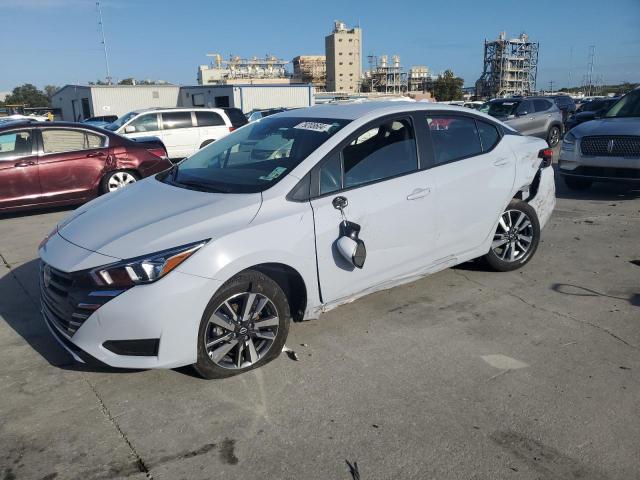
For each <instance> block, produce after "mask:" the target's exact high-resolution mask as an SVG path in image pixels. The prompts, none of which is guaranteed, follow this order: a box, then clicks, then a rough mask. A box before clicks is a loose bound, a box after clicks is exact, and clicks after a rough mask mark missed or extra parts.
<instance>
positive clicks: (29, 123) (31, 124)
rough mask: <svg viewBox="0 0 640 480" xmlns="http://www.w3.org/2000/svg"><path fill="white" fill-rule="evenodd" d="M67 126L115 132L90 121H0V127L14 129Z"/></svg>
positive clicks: (102, 132) (98, 131)
mask: <svg viewBox="0 0 640 480" xmlns="http://www.w3.org/2000/svg"><path fill="white" fill-rule="evenodd" d="M34 126H36V127H41V128H42V127H65V128H81V129H84V130H93V131H95V132H97V133H101V134H103V135H105V134H106V133H113V132H105V130H103V129H102V128H98V127H94V126H93V125H91V124H89V123H78V122H58V121H54V122H37V121H33V120H17V121H15V122H6V123H0V129H2V130H5V129H7V130H8V129H14V128H23V127H34Z"/></svg>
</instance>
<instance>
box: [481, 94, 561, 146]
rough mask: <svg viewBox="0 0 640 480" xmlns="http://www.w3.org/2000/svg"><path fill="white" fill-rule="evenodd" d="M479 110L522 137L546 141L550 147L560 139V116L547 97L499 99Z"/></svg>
mask: <svg viewBox="0 0 640 480" xmlns="http://www.w3.org/2000/svg"><path fill="white" fill-rule="evenodd" d="M479 110H480V111H481V112H484V113H487V114H489V115H491V116H492V117H495V118H497V119H499V120H502V121H503V122H504V123H506V124H507V125H509V126H510V127H512V128H514V129H516V130H517V131H519V132H520V133H522V134H523V135H531V136H534V137H539V138H543V139H545V140H547V143H548V144H549V146H550V147H555V146H556V145H557V144H558V142H559V141H560V138H561V137H562V132H563V123H562V114H561V112H560V109H559V108H558V107H557V106H556V105H555V103H554V101H553V100H552V99H550V98H548V97H527V98H499V99H495V100H491V101H490V102H487V103H485V105H484V106H483V107H480V109H479Z"/></svg>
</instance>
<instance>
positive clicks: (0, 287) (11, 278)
mask: <svg viewBox="0 0 640 480" xmlns="http://www.w3.org/2000/svg"><path fill="white" fill-rule="evenodd" d="M3 268H4V267H3ZM39 271H40V268H39V261H38V260H31V261H29V262H26V263H23V264H20V265H18V266H16V267H14V268H11V269H10V271H9V272H7V273H6V274H5V275H4V276H3V277H1V278H0V292H2V296H1V297H0V317H1V318H2V319H3V320H4V321H5V323H6V324H7V325H9V326H10V327H11V328H12V329H13V330H14V331H15V332H16V333H17V334H18V335H20V336H21V337H22V338H23V339H24V340H25V341H26V342H27V343H28V344H29V346H31V348H33V350H35V351H36V352H37V353H38V354H40V356H41V357H42V358H44V359H45V360H46V361H47V362H48V363H49V364H50V365H52V366H54V367H58V368H61V369H64V370H74V371H82V372H109V373H135V372H140V371H141V370H130V369H120V368H113V367H109V366H107V365H90V364H86V363H79V362H76V361H75V360H74V359H73V357H72V356H71V355H70V354H69V353H68V352H67V351H66V350H65V349H64V348H63V347H62V346H61V345H60V343H58V341H57V340H56V339H55V338H54V337H53V335H52V334H51V332H50V331H49V328H48V327H47V325H46V324H45V323H44V320H43V319H42V317H41V315H40V298H39V293H38V291H39V282H38V275H39Z"/></svg>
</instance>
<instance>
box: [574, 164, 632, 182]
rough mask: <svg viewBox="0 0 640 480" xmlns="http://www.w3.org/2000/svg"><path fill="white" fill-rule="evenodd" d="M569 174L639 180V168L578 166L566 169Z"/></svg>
mask: <svg viewBox="0 0 640 480" xmlns="http://www.w3.org/2000/svg"><path fill="white" fill-rule="evenodd" d="M566 173H568V174H569V175H584V176H587V177H603V178H619V179H621V180H640V169H637V168H614V167H578V168H576V169H574V170H567V171H566Z"/></svg>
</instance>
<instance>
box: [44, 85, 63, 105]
mask: <svg viewBox="0 0 640 480" xmlns="http://www.w3.org/2000/svg"><path fill="white" fill-rule="evenodd" d="M58 90H60V87H58V86H57V85H45V86H44V94H45V95H46V96H47V98H48V99H49V102H51V99H52V98H53V94H54V93H56V92H57V91H58Z"/></svg>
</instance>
